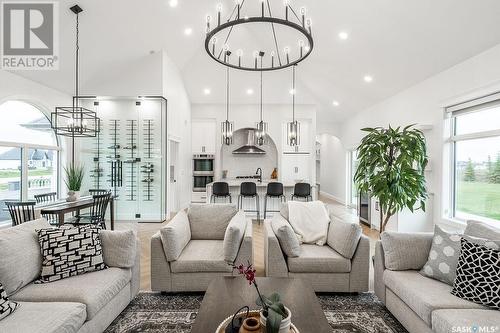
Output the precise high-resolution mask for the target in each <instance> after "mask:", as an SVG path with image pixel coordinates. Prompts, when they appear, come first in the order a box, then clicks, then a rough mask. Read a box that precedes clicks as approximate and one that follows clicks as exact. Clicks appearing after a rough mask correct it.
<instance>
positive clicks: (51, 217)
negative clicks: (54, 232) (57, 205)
mask: <svg viewBox="0 0 500 333" xmlns="http://www.w3.org/2000/svg"><path fill="white" fill-rule="evenodd" d="M34 197H35V200H36V203H37V204H48V203H51V202H54V201H56V199H57V193H56V192H48V193H42V194H35V195H34ZM42 216H43V217H44V218H45V219H46V220H47V221H48V222H49V223H50V224H52V225H58V217H57V214H42Z"/></svg>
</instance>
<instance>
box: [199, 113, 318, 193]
mask: <svg viewBox="0 0 500 333" xmlns="http://www.w3.org/2000/svg"><path fill="white" fill-rule="evenodd" d="M225 110H226V109H225V105H224V104H193V106H192V118H193V119H195V118H202V119H203V118H204V119H215V120H216V122H217V129H219V128H220V123H221V122H223V121H224V120H226V111H225ZM229 118H230V119H229V120H230V121H234V129H235V130H237V129H240V128H246V127H255V126H256V123H257V122H258V120H259V106H258V105H257V104H253V105H250V104H249V105H232V106H231V110H230V114H229ZM291 118H292V109H291V105H281V104H265V105H264V121H266V122H267V123H268V134H269V135H270V136H271V138H272V139H273V141H274V143H275V145H276V148H277V150H278V173H279V172H280V169H281V164H280V163H281V159H280V158H279V157H280V156H281V153H282V152H283V149H282V148H283V137H282V124H283V123H284V122H288V121H291ZM295 118H296V119H297V120H299V121H307V122H309V123H310V126H311V134H310V138H309V140H310V141H311V143H310V146H311V147H312V148H311V149H312V152H314V146H315V141H316V108H315V106H313V105H297V106H296V108H295ZM219 138H220V136H218V139H217V145H218V146H217V149H216V152H217V153H216V163H215V175H216V178H220V177H221V173H222V170H221V165H220V163H218V161H220V147H221V145H222V144H221V141H220V139H219ZM314 164H315V156H314V154H311V160H310V170H311V173H312V179H311V182H312V183H315V181H316V172H315V170H316V169H315V165H314Z"/></svg>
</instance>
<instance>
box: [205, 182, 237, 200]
mask: <svg viewBox="0 0 500 333" xmlns="http://www.w3.org/2000/svg"><path fill="white" fill-rule="evenodd" d="M227 197H229V203H232V198H231V194H230V193H229V184H228V183H226V182H215V183H213V185H212V195H211V196H210V202H212V201H213V202H214V203H215V199H217V198H227Z"/></svg>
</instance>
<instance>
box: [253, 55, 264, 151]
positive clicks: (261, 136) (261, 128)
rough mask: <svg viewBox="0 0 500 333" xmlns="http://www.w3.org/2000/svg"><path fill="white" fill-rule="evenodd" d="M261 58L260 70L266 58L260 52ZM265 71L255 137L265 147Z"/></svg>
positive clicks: (261, 84)
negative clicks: (263, 59)
mask: <svg viewBox="0 0 500 333" xmlns="http://www.w3.org/2000/svg"><path fill="white" fill-rule="evenodd" d="M258 55H259V57H260V68H261V69H262V58H263V57H264V52H262V51H261V52H259V54H258ZM262 75H263V71H262V70H261V71H260V121H259V122H258V123H257V131H256V132H255V136H256V138H257V144H258V145H259V146H263V145H264V144H265V143H266V138H267V123H266V122H265V121H264V116H263V115H264V105H263V83H262Z"/></svg>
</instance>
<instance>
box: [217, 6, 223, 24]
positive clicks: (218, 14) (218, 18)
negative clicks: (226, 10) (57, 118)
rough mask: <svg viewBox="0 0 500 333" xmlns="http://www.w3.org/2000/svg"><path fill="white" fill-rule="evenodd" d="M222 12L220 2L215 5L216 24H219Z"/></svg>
mask: <svg viewBox="0 0 500 333" xmlns="http://www.w3.org/2000/svg"><path fill="white" fill-rule="evenodd" d="M221 13H222V4H221V3H219V4H218V5H217V26H220V15H221Z"/></svg>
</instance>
